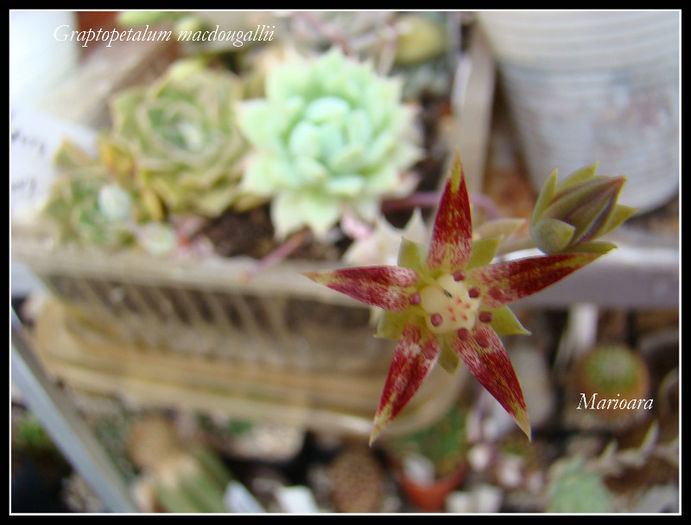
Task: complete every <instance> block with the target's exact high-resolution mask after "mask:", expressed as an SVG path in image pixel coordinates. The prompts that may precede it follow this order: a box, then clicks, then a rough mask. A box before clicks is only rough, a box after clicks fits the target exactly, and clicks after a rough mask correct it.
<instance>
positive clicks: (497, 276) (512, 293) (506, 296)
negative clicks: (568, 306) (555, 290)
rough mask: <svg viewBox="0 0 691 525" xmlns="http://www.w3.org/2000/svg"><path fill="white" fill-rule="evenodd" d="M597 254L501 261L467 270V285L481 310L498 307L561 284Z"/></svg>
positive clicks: (571, 254) (598, 254) (561, 255)
mask: <svg viewBox="0 0 691 525" xmlns="http://www.w3.org/2000/svg"><path fill="white" fill-rule="evenodd" d="M600 255H602V254H600V253H566V254H558V255H548V256H545V257H528V258H525V259H519V260H516V261H506V262H501V263H497V264H492V265H491V266H483V267H481V268H474V269H472V270H469V271H468V274H467V282H468V284H469V285H470V286H472V287H476V288H478V290H479V292H480V298H481V299H482V303H481V306H480V307H481V308H488V309H494V308H499V307H500V306H503V305H505V304H509V303H512V302H514V301H517V300H518V299H522V298H523V297H527V296H529V295H532V294H534V293H537V292H539V291H540V290H542V289H544V288H546V287H547V286H549V285H551V284H554V283H555V282H557V281H560V280H561V279H563V278H564V277H566V276H567V275H569V274H570V273H572V272H574V271H576V270H578V269H579V268H582V267H583V266H585V265H586V264H588V263H591V262H593V261H594V260H595V259H597V258H598V257H600Z"/></svg>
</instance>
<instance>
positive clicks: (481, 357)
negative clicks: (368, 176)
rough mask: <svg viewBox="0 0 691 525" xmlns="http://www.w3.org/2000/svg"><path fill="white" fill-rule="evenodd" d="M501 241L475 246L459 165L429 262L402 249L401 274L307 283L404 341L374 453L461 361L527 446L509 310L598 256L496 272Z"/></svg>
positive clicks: (556, 258) (413, 249)
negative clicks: (433, 377)
mask: <svg viewBox="0 0 691 525" xmlns="http://www.w3.org/2000/svg"><path fill="white" fill-rule="evenodd" d="M499 241H500V237H497V238H484V239H479V240H476V241H473V239H472V225H471V216H470V203H469V200H468V192H467V189H466V185H465V174H464V173H463V167H462V165H461V161H460V157H459V156H458V155H456V158H455V162H454V166H453V169H452V173H451V177H450V178H449V180H447V182H446V186H445V189H444V193H443V194H442V197H441V202H440V205H439V209H438V211H437V216H436V219H435V223H434V228H433V231H432V238H431V241H430V246H429V249H428V251H427V253H426V254H424V253H423V249H422V247H421V246H419V245H418V244H416V243H414V242H412V241H409V240H407V239H405V238H404V239H403V240H402V242H401V247H400V251H399V256H398V266H383V265H382V266H365V267H359V268H344V269H338V270H333V271H323V272H313V273H309V274H306V275H307V277H309V278H310V279H312V280H313V281H315V282H317V283H320V284H324V285H326V286H328V287H329V288H331V289H333V290H336V291H338V292H341V293H344V294H346V295H348V296H350V297H352V298H354V299H357V300H359V301H361V302H363V303H366V304H368V305H372V306H378V307H380V308H383V309H384V310H385V312H384V315H383V316H382V318H381V320H380V322H379V326H378V328H377V336H378V337H385V338H389V339H394V340H398V344H397V345H396V348H395V350H394V355H393V360H392V363H391V367H390V369H389V373H388V376H387V378H386V382H385V384H384V391H383V393H382V397H381V401H380V403H379V408H378V410H377V412H376V415H375V417H374V426H373V430H372V433H371V435H370V444H371V443H372V442H373V441H374V440H375V439H376V438H377V437H378V436H379V434H380V433H381V431H382V430H383V429H384V427H385V426H386V425H387V424H388V423H389V422H390V421H392V420H393V419H394V418H395V417H396V416H397V415H398V414H399V412H400V411H401V410H402V409H403V407H405V406H406V404H407V403H408V401H410V399H411V398H412V397H413V395H414V394H415V393H416V392H417V390H418V389H419V388H420V386H421V385H422V382H423V381H424V380H425V378H426V377H427V376H428V375H429V373H430V372H431V370H432V369H433V367H434V366H435V365H436V364H437V362H439V364H440V365H441V366H442V367H443V368H444V369H445V370H447V371H448V372H450V373H453V372H455V370H456V367H457V366H458V363H459V359H460V360H462V361H463V363H464V364H465V365H466V366H467V367H468V369H469V370H470V372H471V373H472V374H473V375H474V376H475V378H476V379H477V380H478V381H479V382H480V384H482V386H483V387H485V388H486V389H487V391H489V393H490V394H492V395H493V396H494V397H495V398H496V400H497V401H499V403H500V404H501V405H502V406H503V407H504V409H505V410H506V411H507V412H508V413H509V414H510V415H511V416H512V417H513V418H514V420H515V422H516V423H517V424H518V426H519V427H520V428H521V430H522V431H523V432H525V434H526V435H527V436H528V438H529V439H530V422H529V420H528V413H527V409H526V405H525V401H524V399H523V392H522V390H521V385H520V384H519V382H518V379H517V378H516V374H515V372H514V370H513V366H512V365H511V361H510V360H509V356H508V354H507V353H506V349H505V348H504V345H503V344H502V342H501V339H500V338H499V335H508V334H521V333H522V334H526V333H529V332H528V331H527V330H526V329H525V328H524V327H523V326H522V325H521V323H520V321H519V320H518V319H517V318H516V317H515V316H514V314H513V313H512V312H511V310H510V309H509V308H508V306H507V305H508V304H510V303H512V302H514V301H516V300H518V299H521V298H523V297H526V296H529V295H532V294H534V293H536V292H538V291H540V290H542V289H543V288H545V287H547V286H549V285H551V284H553V283H555V282H556V281H559V280H560V279H562V278H564V277H566V276H567V275H569V274H570V273H571V272H573V271H575V270H577V269H579V268H581V267H583V266H585V265H586V264H588V263H590V262H592V261H593V260H595V259H596V258H597V257H599V256H600V255H602V254H601V253H565V254H557V255H548V256H539V257H529V258H525V259H519V260H512V261H506V262H499V263H496V264H490V263H491V261H492V260H493V259H494V255H495V251H496V247H497V244H498V243H499Z"/></svg>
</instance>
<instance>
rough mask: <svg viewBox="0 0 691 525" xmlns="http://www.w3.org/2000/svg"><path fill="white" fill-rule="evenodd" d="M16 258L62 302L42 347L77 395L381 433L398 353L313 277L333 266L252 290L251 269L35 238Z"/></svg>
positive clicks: (240, 261) (431, 409)
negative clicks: (384, 395)
mask: <svg viewBox="0 0 691 525" xmlns="http://www.w3.org/2000/svg"><path fill="white" fill-rule="evenodd" d="M12 249H13V257H15V258H17V259H18V260H21V261H22V262H23V263H25V264H27V265H28V266H29V268H31V269H32V271H33V272H34V273H35V274H36V275H37V276H38V277H39V278H40V279H41V280H42V281H43V282H44V283H45V284H46V286H47V287H48V289H49V290H50V291H51V293H52V296H53V297H54V298H57V299H58V301H57V302H51V303H50V305H49V307H47V308H45V309H44V311H43V312H42V314H41V315H40V316H39V318H38V322H37V329H36V337H35V344H36V347H37V349H38V352H39V354H40V356H41V358H42V359H43V362H44V363H45V365H46V367H47V369H48V370H49V371H50V372H52V373H53V374H54V375H55V376H56V377H58V378H60V379H61V380H63V381H65V382H66V383H67V384H69V385H70V386H72V387H75V388H79V389H84V390H86V391H90V392H95V393H105V394H112V395H117V396H120V397H122V398H125V399H127V400H129V401H132V402H135V403H140V404H143V405H147V406H148V405H155V406H159V407H173V408H183V409H194V410H200V411H205V412H210V413H214V414H219V415H224V416H228V417H242V418H251V419H258V420H261V419H264V420H274V421H276V420H277V421H282V422H286V423H292V424H302V425H305V426H306V427H310V428H314V429H322V430H328V431H337V432H348V433H355V434H362V435H367V434H368V433H369V431H370V425H371V420H372V417H373V415H374V412H375V410H376V408H377V404H378V401H379V396H380V394H381V389H382V388H383V385H384V380H385V377H386V373H387V370H388V366H389V363H390V360H391V353H392V350H393V345H394V344H395V343H394V342H392V341H387V340H383V339H377V338H374V337H373V333H374V327H373V326H372V323H371V320H370V317H371V311H370V309H369V308H366V307H363V306H362V305H361V304H360V303H357V302H355V301H353V300H351V299H349V298H348V297H346V296H343V295H341V294H338V293H336V292H333V291H331V290H329V289H327V288H324V287H321V286H318V285H316V284H314V283H312V282H311V281H309V280H308V279H307V278H305V277H303V276H302V275H301V272H304V271H311V270H316V269H320V268H325V266H324V264H323V263H322V264H319V263H311V262H307V261H292V262H291V261H286V262H284V263H281V264H280V265H278V266H277V267H274V268H272V269H270V270H267V271H266V272H265V273H262V274H261V276H259V277H256V278H254V279H250V280H246V279H243V278H242V276H243V275H245V272H246V271H247V270H249V269H250V268H251V267H252V265H253V264H254V263H253V261H252V260H250V259H246V258H233V259H221V258H211V259H204V260H192V259H189V260H183V259H178V260H173V259H156V258H152V257H150V256H147V255H144V254H140V253H115V254H106V253H103V252H99V251H88V250H80V249H76V248H68V247H62V246H60V247H57V246H52V245H51V242H50V241H49V240H48V239H46V238H44V239H40V238H38V237H29V236H24V235H22V236H19V237H18V236H15V237H14V238H13V242H12ZM329 267H333V263H331V264H329ZM462 377H463V376H462V375H458V376H456V377H451V376H449V375H448V374H445V373H443V372H437V371H435V372H434V376H433V377H432V378H430V380H428V381H427V382H426V383H425V385H423V388H422V389H421V390H420V392H419V394H418V395H417V396H416V397H415V398H414V399H413V401H412V402H411V403H410V405H409V406H408V407H407V408H406V409H405V411H404V412H403V413H402V414H401V416H400V417H399V418H398V420H397V421H395V422H394V423H393V424H392V425H391V432H393V433H397V432H401V431H405V432H407V431H410V430H414V429H416V428H418V427H420V426H423V425H426V424H429V423H430V422H432V421H434V420H435V419H436V418H438V417H440V416H441V415H442V414H443V413H444V410H446V409H448V407H449V405H450V403H452V402H453V401H454V399H455V398H456V396H457V394H458V391H459V388H460V382H461V380H462Z"/></svg>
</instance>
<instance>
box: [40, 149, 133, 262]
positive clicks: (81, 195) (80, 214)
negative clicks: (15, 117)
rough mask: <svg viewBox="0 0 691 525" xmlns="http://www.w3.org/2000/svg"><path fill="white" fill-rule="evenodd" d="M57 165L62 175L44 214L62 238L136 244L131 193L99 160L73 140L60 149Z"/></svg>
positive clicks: (106, 244) (109, 244) (104, 244)
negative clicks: (132, 221)
mask: <svg viewBox="0 0 691 525" xmlns="http://www.w3.org/2000/svg"><path fill="white" fill-rule="evenodd" d="M55 164H56V167H57V169H58V171H59V176H58V178H57V179H56V180H55V181H54V183H53V185H52V186H51V190H50V195H49V197H48V200H47V202H46V204H45V206H44V208H43V214H44V215H45V216H46V217H48V218H49V219H50V220H51V222H52V223H53V224H54V225H55V226H56V227H57V230H58V232H57V233H58V236H59V241H60V242H77V243H83V244H90V245H95V246H99V247H102V248H107V249H114V248H119V247H123V246H127V245H130V244H132V243H133V242H134V240H135V238H134V234H133V232H132V230H131V227H130V223H129V220H130V216H131V210H132V208H133V203H132V197H131V195H130V194H129V193H128V192H127V191H125V190H124V189H123V188H121V187H120V186H118V185H117V184H115V183H113V182H112V180H111V179H110V178H109V177H108V173H107V171H106V170H105V168H104V167H103V166H102V165H100V164H99V163H98V161H97V160H95V159H91V158H90V157H89V156H88V155H86V154H85V153H84V152H83V151H82V150H81V149H79V148H78V147H77V146H76V145H75V144H73V143H71V142H69V141H63V143H62V144H61V145H60V147H59V148H58V151H57V153H56V156H55Z"/></svg>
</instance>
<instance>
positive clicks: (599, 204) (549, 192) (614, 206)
mask: <svg viewBox="0 0 691 525" xmlns="http://www.w3.org/2000/svg"><path fill="white" fill-rule="evenodd" d="M596 171H597V164H593V165H591V166H587V167H585V168H582V169H580V170H578V171H575V172H574V173H572V174H571V175H569V176H568V177H567V178H566V179H564V180H563V181H562V182H560V183H557V170H556V169H555V170H554V171H553V172H552V173H551V174H550V175H549V177H548V178H547V180H546V181H545V184H544V185H543V186H542V190H541V191H540V195H539V197H538V201H537V203H536V204H535V208H534V210H533V214H532V217H531V220H530V235H531V237H532V238H533V241H534V242H535V244H536V246H537V247H538V248H539V249H540V250H542V251H543V252H545V253H549V254H553V253H565V252H584V251H600V252H601V253H602V252H606V251H608V250H609V249H611V247H612V246H613V245H612V244H611V243H608V242H604V241H596V239H597V238H598V237H601V236H603V235H605V234H606V233H609V232H610V231H612V230H613V229H614V228H616V227H618V226H619V225H621V223H623V222H624V221H625V220H626V219H627V218H628V217H630V216H631V215H632V214H633V213H634V212H635V211H636V210H635V209H634V208H631V207H629V206H624V205H622V204H618V203H617V198H618V197H619V193H620V191H621V188H622V187H623V186H624V184H625V183H626V177H623V176H621V177H606V176H599V175H598V176H596V175H595V172H596Z"/></svg>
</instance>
